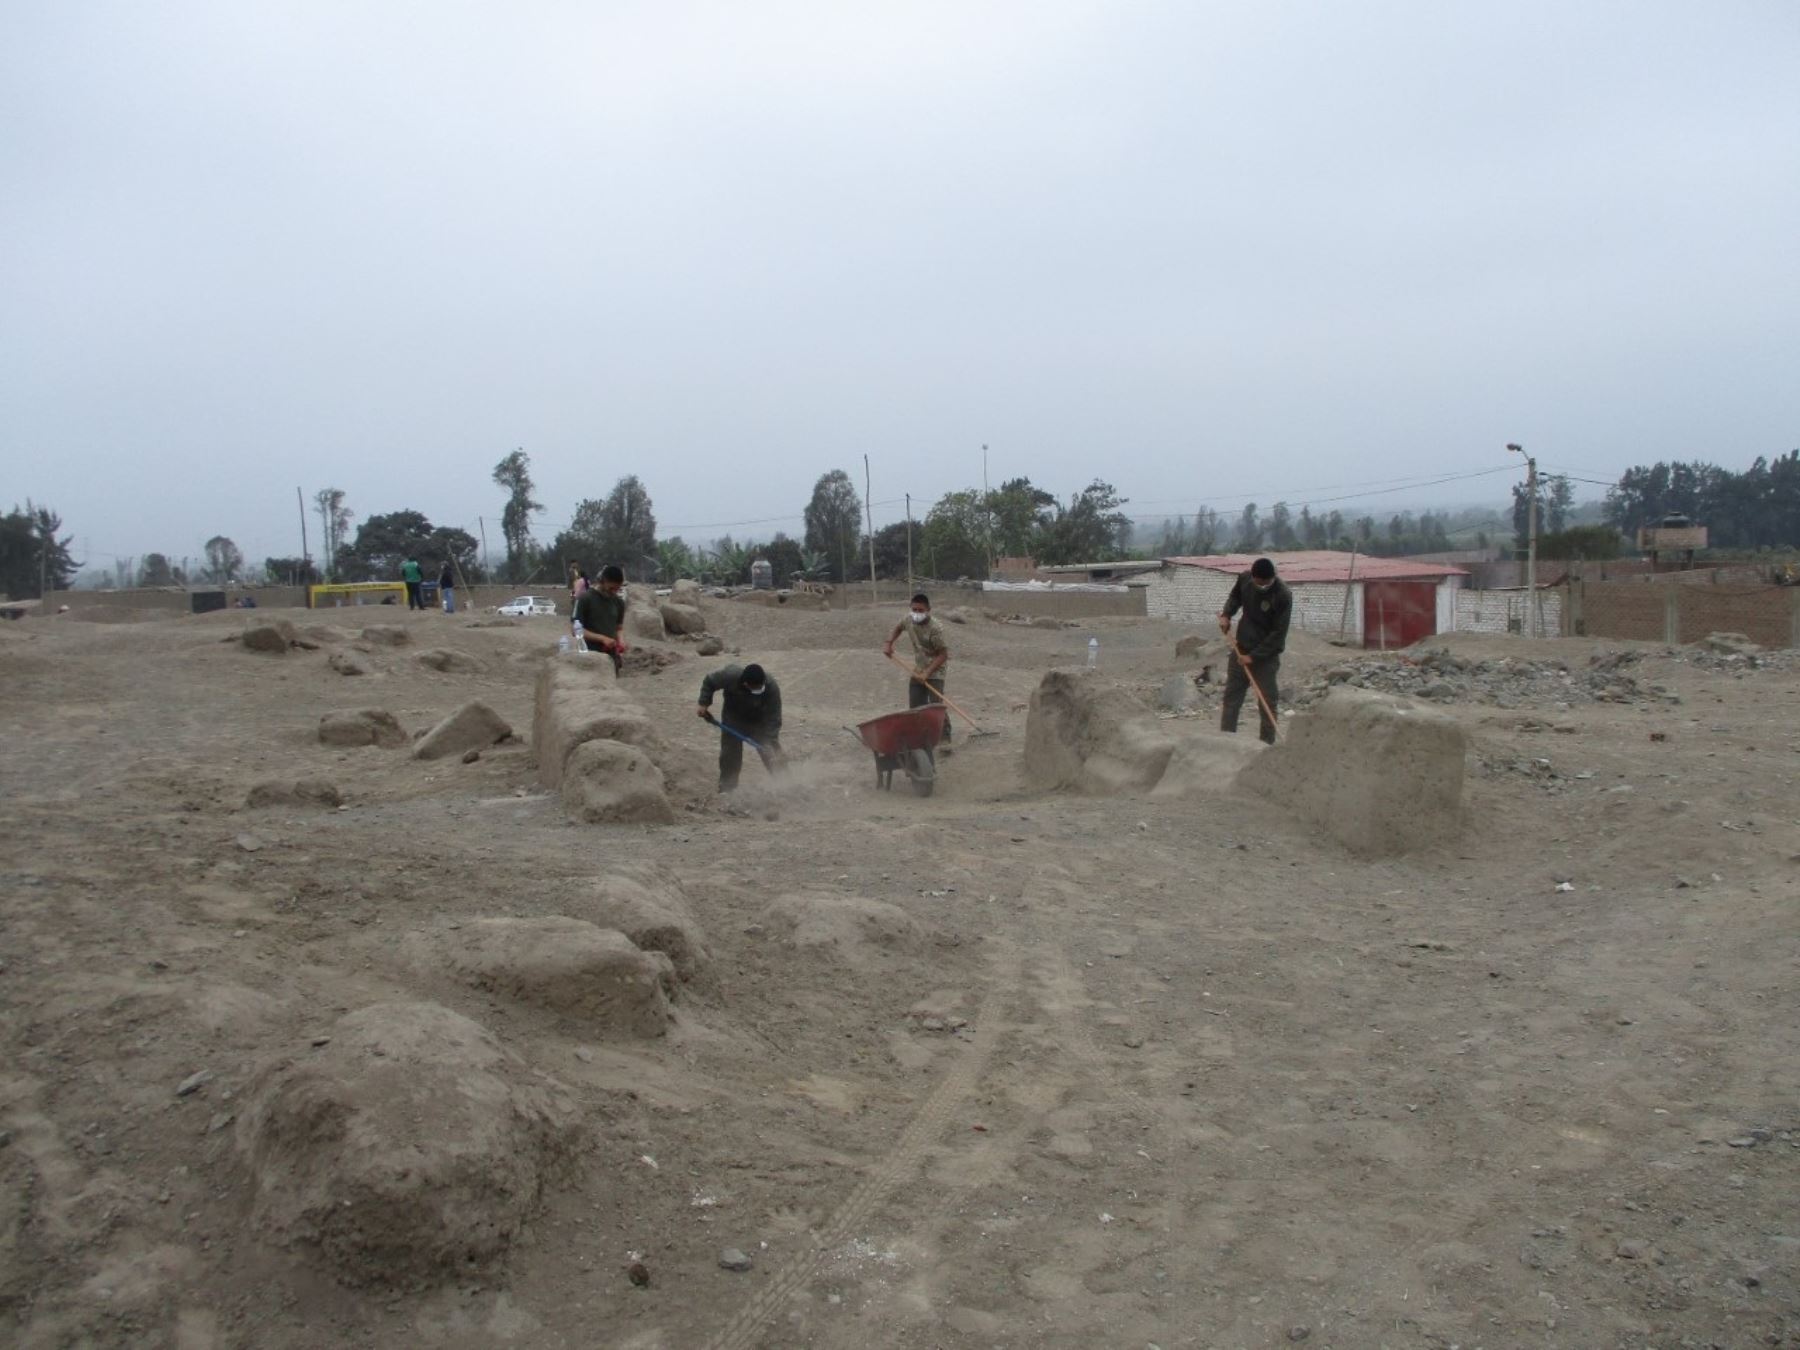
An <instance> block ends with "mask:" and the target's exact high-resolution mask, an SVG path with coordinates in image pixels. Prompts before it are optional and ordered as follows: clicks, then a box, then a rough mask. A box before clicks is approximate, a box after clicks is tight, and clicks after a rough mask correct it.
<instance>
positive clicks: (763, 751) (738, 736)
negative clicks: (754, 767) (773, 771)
mask: <svg viewBox="0 0 1800 1350" xmlns="http://www.w3.org/2000/svg"><path fill="white" fill-rule="evenodd" d="M706 720H707V721H708V722H711V723H712V724H713V725H714V726H715V727H717V728H718V729H719V730H720V731H722V732H724V733H725V734H726V735H727V736H730V737H732V738H733V739H734V740H740V741H742V742H743V743H744V744H745V745H747V746H749V747H750V748H751V749H752V750H754V751H756V754H757V758H759V759H761V760H762V762H763V763H764V764H767V763H768V762H769V750H768V747H767V746H765V745H764V744H763V743H762V742H761V741H753V740H751V739H750V738H749V737H748V736H746V735H744V733H743V732H741V731H739V730H738V729H737V728H736V727H728V726H726V725H725V724H724V723H723V722H721V721H719V719H718V718H716V717H714V716H713V715H712V714H711V713H708V714H707V715H706Z"/></svg>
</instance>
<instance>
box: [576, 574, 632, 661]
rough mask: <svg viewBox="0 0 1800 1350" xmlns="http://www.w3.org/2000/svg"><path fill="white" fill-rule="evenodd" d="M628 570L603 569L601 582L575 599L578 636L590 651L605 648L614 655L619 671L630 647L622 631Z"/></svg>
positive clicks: (602, 650) (577, 638) (610, 654)
mask: <svg viewBox="0 0 1800 1350" xmlns="http://www.w3.org/2000/svg"><path fill="white" fill-rule="evenodd" d="M624 587H625V573H624V572H622V571H620V570H619V569H618V568H617V567H602V568H601V569H600V584H599V585H598V586H590V587H589V588H588V589H587V590H585V591H583V592H582V593H581V597H580V598H579V599H578V600H576V601H575V639H576V641H578V642H581V643H584V644H585V645H586V647H587V649H588V650H589V651H591V652H605V653H606V654H607V655H608V656H610V657H612V663H613V669H614V670H615V671H616V670H618V669H619V667H620V666H622V665H624V660H623V657H624V655H625V653H626V652H628V651H630V650H631V649H630V648H629V647H628V646H626V645H625V639H624V638H623V637H622V636H621V633H622V632H623V630H624V627H625V597H624V596H623V595H621V594H619V592H620V591H621V590H623V589H624Z"/></svg>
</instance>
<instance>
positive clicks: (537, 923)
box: [401, 915, 674, 1036]
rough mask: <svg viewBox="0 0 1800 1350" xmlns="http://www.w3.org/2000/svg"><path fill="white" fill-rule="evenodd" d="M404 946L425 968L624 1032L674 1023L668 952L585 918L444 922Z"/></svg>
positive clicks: (653, 1032)
mask: <svg viewBox="0 0 1800 1350" xmlns="http://www.w3.org/2000/svg"><path fill="white" fill-rule="evenodd" d="M401 953H402V955H403V956H404V958H405V960H406V961H407V963H408V964H409V965H411V966H412V967H413V968H414V969H415V970H417V971H419V972H420V973H421V974H424V975H428V976H429V975H442V974H448V975H452V976H454V977H455V978H457V979H459V980H462V981H463V982H465V983H467V984H472V985H474V986H475V987H476V988H478V989H485V990H487V991H489V992H490V993H495V994H501V995H504V996H506V997H508V998H512V999H517V1000H518V1001H519V1002H521V1003H531V1004H535V1005H537V1006H538V1007H543V1008H550V1009H552V1010H554V1011H556V1012H560V1013H567V1014H570V1015H573V1016H579V1017H582V1018H583V1019H587V1020H591V1021H592V1022H593V1023H594V1025H595V1026H596V1027H598V1028H600V1029H603V1030H608V1031H613V1032H616V1033H618V1034H620V1035H626V1036H660V1035H662V1033H663V1031H664V1030H665V1029H666V1028H667V1027H668V1024H669V1001H668V996H667V992H666V990H667V988H668V987H669V985H670V984H671V982H672V980H673V976H674V971H673V967H672V964H671V962H670V961H669V958H668V957H666V956H664V955H663V954H662V953H661V952H646V951H644V950H642V949H641V948H639V947H638V946H637V945H636V944H635V943H633V942H632V941H631V939H630V938H628V937H626V936H625V935H624V934H623V933H620V932H617V931H615V930H613V929H610V928H598V927H596V926H595V925H593V924H591V923H585V922H583V921H582V920H580V919H571V918H566V917H564V916H562V915H553V916H551V917H549V918H543V919H476V920H474V921H473V922H464V923H446V924H444V925H443V926H441V927H439V928H434V929H430V930H427V931H425V932H422V933H410V934H408V935H407V936H406V938H405V939H404V940H403V941H402V943H401Z"/></svg>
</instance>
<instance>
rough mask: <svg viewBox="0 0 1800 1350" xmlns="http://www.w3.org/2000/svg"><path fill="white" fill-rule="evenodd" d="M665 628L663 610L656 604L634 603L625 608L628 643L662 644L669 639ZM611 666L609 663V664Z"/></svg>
mask: <svg viewBox="0 0 1800 1350" xmlns="http://www.w3.org/2000/svg"><path fill="white" fill-rule="evenodd" d="M668 635H669V634H668V630H667V629H666V628H664V626H663V616H662V610H660V609H659V608H657V606H656V605H655V604H645V603H643V602H642V601H634V602H633V603H631V604H628V605H626V606H625V639H626V641H627V642H630V641H632V640H634V639H635V640H636V641H638V642H661V641H662V640H663V639H664V638H666V637H668ZM607 664H608V665H611V664H612V663H611V662H610V661H609V662H608V663H607Z"/></svg>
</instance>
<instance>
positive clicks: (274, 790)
mask: <svg viewBox="0 0 1800 1350" xmlns="http://www.w3.org/2000/svg"><path fill="white" fill-rule="evenodd" d="M343 802H344V798H343V794H342V793H340V792H339V791H338V790H337V784H335V783H333V782H331V781H330V780H328V779H324V778H299V779H294V780H291V781H290V780H284V779H271V780H269V781H267V782H263V783H258V784H256V785H255V786H254V787H252V788H251V789H250V793H249V795H248V796H247V797H246V798H245V799H244V805H245V806H249V807H267V806H319V807H326V808H336V807H339V806H342V805H343Z"/></svg>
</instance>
